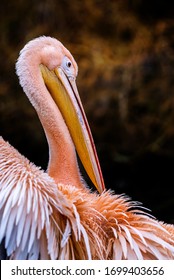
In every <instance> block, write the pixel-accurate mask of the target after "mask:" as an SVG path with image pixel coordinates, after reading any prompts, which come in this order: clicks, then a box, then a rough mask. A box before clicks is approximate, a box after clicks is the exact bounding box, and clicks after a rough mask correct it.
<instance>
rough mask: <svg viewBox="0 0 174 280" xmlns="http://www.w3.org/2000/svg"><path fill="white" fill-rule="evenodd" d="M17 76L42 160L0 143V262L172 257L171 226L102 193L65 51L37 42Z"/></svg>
mask: <svg viewBox="0 0 174 280" xmlns="http://www.w3.org/2000/svg"><path fill="white" fill-rule="evenodd" d="M16 72H17V75H18V77H19V82H20V84H21V86H22V88H23V90H24V92H25V93H26V95H27V97H28V98H29V100H30V102H31V104H32V105H33V106H34V108H35V110H36V112H37V114H38V117H39V119H40V121H41V123H42V126H43V129H44V131H45V135H46V138H47V141H48V146H49V162H48V168H47V171H43V170H41V169H40V168H39V167H36V166H35V165H34V164H33V163H31V162H30V161H29V160H28V159H26V158H25V157H24V156H23V155H21V154H20V153H19V152H18V151H17V150H16V149H15V148H13V147H12V146H11V145H10V144H9V143H8V142H6V141H5V140H4V139H3V138H2V137H0V243H1V246H0V257H1V259H4V258H5V259H13V260H19V259H21V260H27V259H35V260H37V259H51V260H56V259H67V260H68V259H108V260H109V259H112V260H113V259H117V260H128V259H129V260H133V259H136V260H143V259H146V260H147V259H155V260H157V259H174V227H173V225H167V224H165V223H163V222H159V221H157V220H156V219H155V218H153V217H151V216H149V215H148V214H147V213H146V212H145V211H144V210H143V209H141V207H140V205H138V203H137V202H133V201H131V200H130V199H129V198H128V197H126V196H125V195H116V194H114V193H113V192H112V191H109V190H105V185H104V180H103V176H102V172H101V168H100V164H99V160H98V157H97V152H96V149H95V145H94V141H93V138H92V134H91V131H90V128H89V125H88V121H87V118H86V115H85V112H84V109H83V106H82V103H81V100H80V96H79V94H78V91H77V87H76V83H75V81H76V76H77V72H78V68H77V64H76V62H75V60H74V58H73V57H72V55H71V53H70V52H69V51H68V50H67V49H66V48H65V47H64V46H63V45H62V44H61V43H60V42H59V41H58V40H56V39H54V38H51V37H45V36H43V37H39V38H36V39H34V40H32V41H30V42H29V43H27V44H26V46H25V47H24V48H23V49H22V51H21V52H20V55H19V58H18V61H17V63H16ZM76 151H77V153H78V155H79V157H80V159H81V162H82V164H83V166H84V168H85V170H86V172H87V174H88V176H89V178H90V179H91V181H92V183H93V184H94V186H95V187H96V189H97V191H96V192H91V191H90V189H89V188H88V187H87V185H86V183H85V182H84V180H83V178H82V176H81V174H80V171H79V167H78V164H77V158H76Z"/></svg>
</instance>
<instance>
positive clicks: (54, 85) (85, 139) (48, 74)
mask: <svg viewBox="0 0 174 280" xmlns="http://www.w3.org/2000/svg"><path fill="white" fill-rule="evenodd" d="M40 70H41V73H42V76H43V79H44V83H45V85H46V87H47V89H48V90H49V92H50V94H51V96H52V98H53V99H54V101H55V102H56V104H57V106H58V108H59V110H60V112H61V114H62V116H63V118H64V120H65V123H66V125H67V127H68V129H69V132H70V135H71V138H72V140H73V143H74V145H75V148H76V151H77V153H78V155H79V158H80V160H81V162H82V164H83V166H84V168H85V170H86V172H87V174H88V176H89V178H90V179H91V181H92V183H93V184H94V186H95V187H96V189H97V190H98V192H99V193H101V192H102V191H103V190H104V189H105V185H104V180H103V176H102V172H101V168H100V163H99V160H98V156H97V152H96V149H95V144H94V141H93V137H92V134H91V131H90V128H89V124H88V121H87V118H86V115H85V112H84V109H83V106H82V103H81V100H80V96H79V94H78V90H77V87H76V83H75V79H73V78H69V77H67V75H66V73H65V72H64V71H63V69H62V68H61V67H58V68H56V69H54V70H53V71H50V70H49V69H48V68H47V67H46V66H44V65H40Z"/></svg>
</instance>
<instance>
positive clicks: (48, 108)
mask: <svg viewBox="0 0 174 280" xmlns="http://www.w3.org/2000/svg"><path fill="white" fill-rule="evenodd" d="M35 56H36V57H37V54H36V55H35ZM18 64H19V66H18V65H17V73H18V75H19V78H20V83H21V85H22V87H23V89H24V91H25V93H26V95H27V96H28V98H29V100H30V102H31V103H32V105H33V106H34V108H35V109H36V111H37V114H38V116H39V119H40V121H41V123H42V125H43V128H44V131H45V134H46V137H47V141H48V145H49V163H48V174H49V175H50V176H51V177H52V178H53V179H54V180H55V182H56V183H62V184H71V185H75V186H77V187H82V183H81V177H80V172H79V168H78V164H77V157H76V152H75V148H74V144H73V142H72V139H71V136H70V134H69V131H68V128H67V126H66V124H65V122H64V119H63V117H62V115H61V113H60V111H59V109H58V108H57V106H56V104H55V102H54V101H53V99H52V97H51V95H50V93H49V92H48V90H47V88H46V86H45V84H44V81H43V79H42V76H41V73H40V70H39V65H40V62H39V61H37V59H36V60H35V59H34V58H33V59H32V61H31V59H30V57H26V56H25V59H23V60H21V61H18ZM21 68H22V69H21ZM19 69H20V70H19ZM21 70H22V71H21ZM26 77H27V78H26Z"/></svg>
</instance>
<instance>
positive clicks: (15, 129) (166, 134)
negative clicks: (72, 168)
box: [0, 0, 174, 223]
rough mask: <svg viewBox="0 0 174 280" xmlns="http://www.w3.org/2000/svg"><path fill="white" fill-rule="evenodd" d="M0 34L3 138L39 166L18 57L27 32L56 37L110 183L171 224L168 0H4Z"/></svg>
mask: <svg viewBox="0 0 174 280" xmlns="http://www.w3.org/2000/svg"><path fill="white" fill-rule="evenodd" d="M3 2H4V3H3ZM0 34H1V35H0V134H1V135H2V136H3V137H4V139H5V140H8V141H9V142H10V143H11V144H12V145H14V146H15V147H16V148H17V149H18V150H19V151H20V152H21V153H23V154H24V155H25V156H27V157H28V158H29V159H30V160H31V161H32V162H35V164H37V165H39V166H41V167H42V168H44V169H46V166H47V160H48V148H47V143H46V140H45V136H44V133H43V130H42V127H41V125H40V123H39V121H38V118H37V115H36V113H35V111H34V109H33V108H32V107H31V105H30V103H29V101H28V100H27V98H26V96H25V94H23V92H22V89H21V88H20V86H19V84H18V79H17V77H16V75H15V62H16V59H17V57H18V53H19V51H20V49H21V48H22V47H23V46H24V44H25V43H26V42H28V41H29V40H30V39H32V38H34V37H37V36H40V35H49V36H54V37H56V38H58V39H59V40H60V41H62V43H63V44H65V46H66V47H67V48H68V49H69V50H70V51H71V53H72V54H73V56H74V57H75V59H76V61H77V63H78V65H79V75H78V79H77V85H78V89H79V92H80V95H81V98H82V102H83V104H84V108H85V111H86V114H87V117H88V120H89V123H90V126H91V130H92V132H93V136H94V139H95V143H96V147H97V151H98V154H99V158H100V160H101V166H102V170H103V174H104V178H105V183H106V186H107V188H111V189H115V192H116V193H126V194H127V195H129V196H131V197H132V198H133V199H134V200H138V201H142V202H143V205H144V206H146V207H149V208H150V209H152V214H153V215H155V216H157V218H159V219H161V220H165V221H166V222H171V223H174V3H173V2H172V1H166V0H158V1H156V0H154V1H145V0H144V1H143V0H132V1H131V0H124V1H122V0H115V1H114V0H113V1H112V0H111V1H105V0H83V1H81V0H77V1H68V0H45V1H40V0H37V1H34V0H30V1H28V0H26V1H22V0H18V1H13V0H8V1H1V9H0Z"/></svg>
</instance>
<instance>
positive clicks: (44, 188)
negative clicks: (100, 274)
mask: <svg viewBox="0 0 174 280" xmlns="http://www.w3.org/2000/svg"><path fill="white" fill-rule="evenodd" d="M81 232H82V234H83V236H86V235H85V234H84V233H83V232H84V229H83V227H82V225H81V224H80V220H79V217H78V216H77V213H76V210H75V206H74V205H73V203H71V202H69V201H68V200H67V199H66V198H65V197H64V196H63V194H62V193H61V191H59V189H58V187H57V185H56V184H55V183H54V181H53V180H52V178H50V177H49V176H48V174H47V173H45V172H43V171H42V170H40V169H39V168H38V167H36V166H35V165H34V164H32V163H30V162H29V161H28V160H27V159H26V158H25V157H23V156H22V155H21V154H19V152H18V151H17V150H15V149H14V148H13V147H12V146H10V145H9V144H8V143H7V142H5V141H4V140H3V139H2V137H1V138H0V243H1V242H2V241H3V244H4V246H5V249H6V254H7V257H8V258H11V259H57V258H68V259H72V258H74V257H75V253H74V251H73V250H76V247H78V252H80V253H79V254H80V255H81V257H82V258H90V249H89V245H88V241H84V242H81V241H80V238H81ZM84 240H85V238H84ZM73 242H74V243H75V244H74V245H73V246H72V243H73ZM80 242H81V243H80ZM84 243H85V244H86V246H85V245H84ZM67 252H68V253H67Z"/></svg>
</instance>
